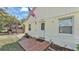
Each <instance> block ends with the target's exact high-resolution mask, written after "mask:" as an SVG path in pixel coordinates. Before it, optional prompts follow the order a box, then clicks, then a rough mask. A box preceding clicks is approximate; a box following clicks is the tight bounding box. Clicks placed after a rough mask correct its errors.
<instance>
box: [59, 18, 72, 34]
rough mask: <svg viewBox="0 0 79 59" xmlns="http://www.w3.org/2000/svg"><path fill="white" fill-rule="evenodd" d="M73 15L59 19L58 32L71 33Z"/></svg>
mask: <svg viewBox="0 0 79 59" xmlns="http://www.w3.org/2000/svg"><path fill="white" fill-rule="evenodd" d="M72 26H73V17H70V18H62V19H59V33H67V34H72Z"/></svg>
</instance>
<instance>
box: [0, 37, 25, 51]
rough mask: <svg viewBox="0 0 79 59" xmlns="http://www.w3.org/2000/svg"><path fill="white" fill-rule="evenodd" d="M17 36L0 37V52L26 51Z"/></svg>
mask: <svg viewBox="0 0 79 59" xmlns="http://www.w3.org/2000/svg"><path fill="white" fill-rule="evenodd" d="M18 40H19V39H18V38H17V37H16V36H15V35H4V36H0V51H24V49H23V48H22V47H21V46H20V45H19V44H18Z"/></svg>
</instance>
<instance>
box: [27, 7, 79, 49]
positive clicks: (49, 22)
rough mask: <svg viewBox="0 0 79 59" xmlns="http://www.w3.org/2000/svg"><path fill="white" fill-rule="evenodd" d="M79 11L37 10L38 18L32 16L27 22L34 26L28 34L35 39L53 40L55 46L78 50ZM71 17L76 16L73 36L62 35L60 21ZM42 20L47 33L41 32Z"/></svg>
mask: <svg viewBox="0 0 79 59" xmlns="http://www.w3.org/2000/svg"><path fill="white" fill-rule="evenodd" d="M77 11H79V8H36V10H35V13H36V16H37V18H36V19H35V18H33V17H32V16H31V17H30V18H29V19H28V21H27V22H28V23H31V25H32V30H31V31H28V33H29V34H30V35H32V36H34V37H45V40H47V41H50V40H51V41H53V42H54V43H55V44H58V45H60V46H64V47H67V48H71V49H75V50H76V44H78V43H79V13H76V12H77ZM69 16H74V25H73V26H74V28H73V34H60V33H59V23H58V22H59V20H58V19H59V18H62V17H69ZM50 17H51V18H50ZM42 20H44V21H45V31H42V30H41V22H42ZM35 21H36V22H37V23H36V24H35Z"/></svg>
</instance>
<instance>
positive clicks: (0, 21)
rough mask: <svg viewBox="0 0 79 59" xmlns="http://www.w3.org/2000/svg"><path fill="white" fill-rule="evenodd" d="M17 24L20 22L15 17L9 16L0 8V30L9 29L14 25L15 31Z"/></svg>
mask: <svg viewBox="0 0 79 59" xmlns="http://www.w3.org/2000/svg"><path fill="white" fill-rule="evenodd" d="M18 24H21V22H20V21H19V20H18V18H16V17H15V16H12V15H9V13H7V11H6V9H5V8H0V29H3V27H5V26H6V27H8V28H11V26H12V25H16V31H17V26H18Z"/></svg>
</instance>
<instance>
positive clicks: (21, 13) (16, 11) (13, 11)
mask: <svg viewBox="0 0 79 59" xmlns="http://www.w3.org/2000/svg"><path fill="white" fill-rule="evenodd" d="M7 11H8V13H9V14H10V15H13V16H16V17H17V18H18V19H20V20H21V19H23V18H27V16H28V14H29V11H28V8H27V7H8V9H7Z"/></svg>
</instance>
